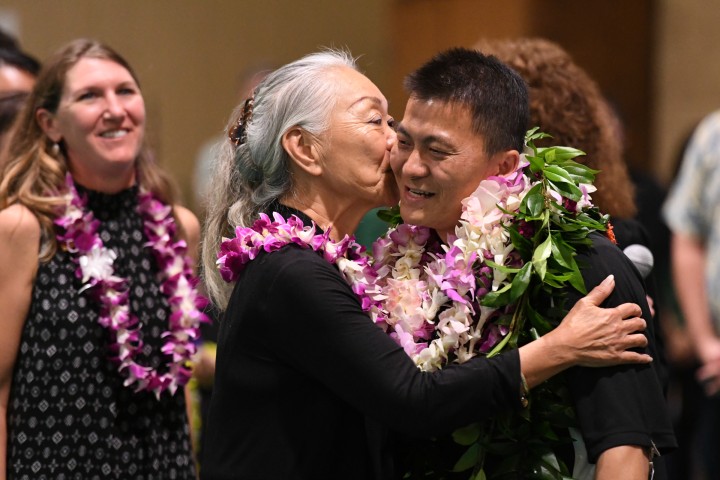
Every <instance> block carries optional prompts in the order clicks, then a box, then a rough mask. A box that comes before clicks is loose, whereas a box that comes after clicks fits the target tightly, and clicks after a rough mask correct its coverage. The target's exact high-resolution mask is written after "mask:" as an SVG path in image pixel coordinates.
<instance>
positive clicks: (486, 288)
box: [346, 159, 594, 371]
mask: <svg viewBox="0 0 720 480" xmlns="http://www.w3.org/2000/svg"><path fill="white" fill-rule="evenodd" d="M527 165H528V163H527V161H526V160H524V159H523V161H522V162H521V165H520V166H519V167H518V169H517V170H516V171H515V172H513V173H512V174H510V175H508V176H506V177H496V176H494V177H489V178H487V179H485V180H483V181H482V182H481V183H480V185H479V186H478V188H477V189H476V190H475V191H474V192H473V193H472V194H471V195H470V196H469V197H467V198H465V199H464V200H463V201H462V204H463V209H462V215H461V219H460V221H459V223H458V225H457V226H456V228H455V237H454V238H451V239H449V245H443V244H442V243H441V242H440V239H437V238H433V236H432V234H431V231H430V230H429V229H427V228H425V227H417V226H413V225H407V224H400V225H399V226H398V227H396V228H394V229H391V230H390V231H389V232H388V234H386V236H384V237H382V238H380V239H378V240H377V241H376V242H375V243H374V245H373V252H372V253H373V261H372V263H371V264H370V265H369V266H368V267H367V268H365V270H364V271H363V272H361V273H362V274H361V275H352V273H354V272H350V275H346V276H347V277H349V278H350V281H351V284H352V285H353V289H354V290H355V291H356V293H357V292H364V293H362V294H361V298H362V302H363V308H364V309H365V310H366V311H368V313H369V314H370V316H371V318H372V319H373V321H374V322H375V323H377V324H378V325H379V326H381V327H382V328H383V329H384V330H385V331H387V332H388V333H389V334H390V335H391V337H393V338H394V339H395V340H396V341H397V343H398V344H399V345H400V346H402V347H403V349H404V350H405V352H406V353H407V354H408V355H409V356H410V357H411V358H412V359H413V361H414V362H415V363H416V365H417V366H418V367H419V368H420V369H421V370H424V371H434V370H437V369H440V368H442V367H443V366H444V365H446V364H447V363H448V362H457V363H463V362H466V361H467V360H469V359H470V358H472V357H474V356H476V355H478V354H479V353H483V354H484V353H488V352H489V351H490V350H491V349H492V348H493V347H494V346H495V345H497V344H498V343H499V342H500V340H501V339H502V338H503V336H504V335H505V334H506V333H507V332H508V329H507V327H506V326H505V325H497V324H495V323H493V322H492V320H495V319H497V318H498V317H499V316H500V315H502V314H504V313H510V311H501V312H499V311H497V309H494V308H490V307H486V306H483V305H480V300H481V299H482V298H483V297H484V296H485V295H487V294H488V293H489V292H490V291H498V290H499V289H502V288H503V287H505V286H506V285H507V284H508V283H509V281H510V280H509V279H508V278H507V275H506V273H505V272H503V271H501V270H500V269H498V268H493V266H492V265H491V264H488V263H487V261H488V260H489V261H491V262H494V263H495V264H497V265H504V266H507V267H514V268H520V267H522V265H523V263H522V259H521V258H520V256H519V255H517V254H516V253H514V247H513V244H512V241H511V239H510V237H509V235H508V233H507V230H506V229H505V228H504V227H505V226H506V225H508V224H509V223H510V222H512V221H513V220H514V218H513V216H512V215H511V213H512V212H515V211H517V209H518V208H519V206H520V203H521V201H522V199H523V198H524V197H525V195H526V194H527V192H528V191H530V189H531V188H532V187H533V186H534V185H535V183H534V181H533V180H532V179H530V178H528V177H527V176H526V175H525V174H524V173H523V169H524V168H525V167H526V166H527ZM593 189H594V187H592V186H591V185H588V186H587V190H586V191H584V193H585V196H584V200H586V201H587V204H589V202H590V199H589V196H588V195H587V193H588V192H589V191H592V190H593ZM581 203H582V202H581ZM585 204H586V203H582V205H580V204H578V206H577V208H578V211H579V210H580V209H581V208H583V207H584V206H585ZM368 270H370V271H368ZM510 308H513V307H512V306H510Z"/></svg>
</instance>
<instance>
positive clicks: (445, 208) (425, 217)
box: [390, 97, 519, 239]
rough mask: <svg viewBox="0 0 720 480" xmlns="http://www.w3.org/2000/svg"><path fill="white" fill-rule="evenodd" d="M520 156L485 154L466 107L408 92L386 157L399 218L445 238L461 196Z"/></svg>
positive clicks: (457, 217)
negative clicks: (397, 198)
mask: <svg viewBox="0 0 720 480" xmlns="http://www.w3.org/2000/svg"><path fill="white" fill-rule="evenodd" d="M518 157H519V154H518V152H517V151H515V150H511V151H508V152H499V153H497V154H494V155H492V156H489V155H487V154H486V153H485V150H484V139H483V137H482V135H479V134H477V133H475V132H474V131H473V128H472V117H471V114H470V110H469V109H468V108H467V107H464V106H462V105H460V104H457V103H446V102H438V101H436V100H418V99H416V98H412V97H411V98H410V100H409V101H408V103H407V106H406V107H405V115H404V117H403V119H402V122H401V123H400V125H399V126H398V140H397V144H396V146H395V148H393V150H392V153H391V156H390V165H391V166H392V169H393V173H394V174H395V179H396V181H397V183H398V188H399V190H400V214H401V216H402V218H403V220H404V221H405V222H407V223H410V224H413V225H423V226H426V227H430V228H432V229H434V230H436V231H437V232H438V234H439V235H440V236H441V238H443V239H446V238H447V235H448V234H449V233H454V232H455V225H456V224H457V223H458V220H460V214H461V213H462V204H461V201H462V200H463V199H464V198H465V197H467V196H469V195H470V194H471V193H472V192H474V191H475V189H476V188H477V186H478V185H479V184H480V181H481V180H483V179H485V178H487V177H489V176H491V175H500V174H506V173H509V172H510V171H512V170H514V168H515V167H516V165H517V160H518Z"/></svg>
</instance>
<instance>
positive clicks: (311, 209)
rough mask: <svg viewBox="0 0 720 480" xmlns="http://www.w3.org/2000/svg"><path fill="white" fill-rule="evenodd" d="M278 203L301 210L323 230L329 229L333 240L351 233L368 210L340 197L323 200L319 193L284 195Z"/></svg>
mask: <svg viewBox="0 0 720 480" xmlns="http://www.w3.org/2000/svg"><path fill="white" fill-rule="evenodd" d="M280 203H282V204H283V205H287V206H288V207H291V208H294V209H296V210H299V211H301V212H303V213H304V214H305V215H307V216H308V217H310V219H312V221H313V222H315V224H317V225H318V226H319V227H320V228H322V229H323V230H324V231H326V232H327V231H330V238H332V239H333V240H334V241H339V240H341V239H342V238H343V237H345V235H353V234H354V233H355V230H356V229H357V226H358V225H359V224H360V220H362V217H363V216H364V215H365V214H366V213H367V211H369V209H363V208H362V207H360V208H358V207H357V206H356V205H353V204H351V203H349V202H346V201H343V200H342V199H338V200H337V201H335V202H328V201H324V200H323V198H322V196H319V195H318V196H313V197H309V196H303V197H300V196H298V195H292V194H291V195H286V196H285V197H283V198H282V199H281V200H280Z"/></svg>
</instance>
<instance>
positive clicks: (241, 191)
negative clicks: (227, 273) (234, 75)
mask: <svg viewBox="0 0 720 480" xmlns="http://www.w3.org/2000/svg"><path fill="white" fill-rule="evenodd" d="M338 67H349V68H352V69H354V70H357V65H356V63H355V59H354V58H353V57H352V56H351V55H350V54H349V53H348V52H346V51H343V50H333V49H328V50H324V51H322V52H318V53H313V54H310V55H307V56H305V57H303V58H301V59H299V60H296V61H294V62H292V63H289V64H287V65H285V66H282V67H280V68H279V69H277V70H275V71H274V72H272V73H270V74H269V75H268V76H267V77H266V78H265V79H264V80H263V81H262V82H260V84H259V85H258V86H257V88H256V89H255V97H254V102H253V113H252V117H251V118H250V119H249V121H248V122H247V124H246V126H245V128H246V130H245V133H246V137H245V141H244V142H243V143H242V144H240V145H239V146H237V147H236V146H235V145H234V144H233V143H231V142H230V141H229V140H228V141H226V142H225V144H224V145H223V147H222V149H221V151H220V153H219V156H218V159H217V162H216V165H215V171H214V174H213V179H212V184H211V185H212V186H211V191H210V195H209V206H208V213H207V217H206V222H205V234H204V238H203V247H202V258H203V267H204V277H205V283H206V286H207V290H208V293H209V295H210V297H211V298H212V300H213V301H214V302H215V304H216V305H217V306H218V307H219V308H221V309H224V308H225V306H226V304H227V301H228V299H229V297H230V293H231V292H232V286H231V285H228V284H227V283H225V282H224V281H223V280H222V278H221V277H220V274H219V272H218V269H217V266H216V260H217V252H218V250H219V247H220V243H221V241H222V237H223V236H226V235H228V234H231V233H232V230H231V229H234V227H235V226H238V225H239V226H250V225H252V224H253V222H254V221H255V220H256V219H257V217H258V214H259V213H260V212H262V211H263V210H264V209H266V208H267V207H268V206H269V205H270V204H272V203H273V202H275V201H276V200H278V199H280V198H282V197H283V196H285V195H286V194H288V193H289V192H290V191H291V189H292V178H291V175H290V168H289V165H290V157H289V156H288V154H287V152H286V151H285V149H284V148H283V146H282V136H283V135H284V134H285V132H287V131H288V130H289V129H291V128H293V127H301V128H302V129H303V130H305V131H307V132H308V133H310V134H311V135H313V136H316V137H317V136H319V135H321V134H322V133H324V132H326V131H327V130H328V128H329V126H330V125H329V121H330V114H331V112H332V109H333V107H334V106H335V102H336V88H335V83H334V82H333V81H332V79H331V77H330V76H328V75H327V72H328V70H330V69H333V68H338ZM242 110H243V104H242V103H241V104H240V105H239V106H238V107H237V108H236V109H235V111H234V112H233V114H232V116H231V118H230V122H229V125H228V131H229V130H231V129H232V128H233V127H234V126H235V125H236V124H237V122H238V119H240V118H241V116H242Z"/></svg>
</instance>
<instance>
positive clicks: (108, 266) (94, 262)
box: [78, 247, 117, 283]
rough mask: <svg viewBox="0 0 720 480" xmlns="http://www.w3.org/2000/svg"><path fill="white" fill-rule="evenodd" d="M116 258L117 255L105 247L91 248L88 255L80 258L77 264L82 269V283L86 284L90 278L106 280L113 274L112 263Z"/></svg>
mask: <svg viewBox="0 0 720 480" xmlns="http://www.w3.org/2000/svg"><path fill="white" fill-rule="evenodd" d="M116 258H117V254H116V253H115V252H114V251H113V250H111V249H109V248H105V247H93V248H92V249H91V250H90V251H89V252H88V253H86V254H85V255H82V256H80V258H79V260H78V261H79V263H80V268H81V269H82V274H83V278H82V281H83V283H87V282H88V280H90V279H91V278H94V279H97V280H107V279H109V278H110V277H112V274H113V262H114V261H115V259H116Z"/></svg>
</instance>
